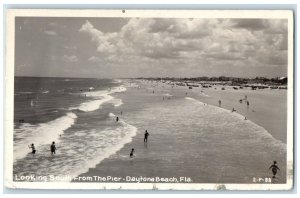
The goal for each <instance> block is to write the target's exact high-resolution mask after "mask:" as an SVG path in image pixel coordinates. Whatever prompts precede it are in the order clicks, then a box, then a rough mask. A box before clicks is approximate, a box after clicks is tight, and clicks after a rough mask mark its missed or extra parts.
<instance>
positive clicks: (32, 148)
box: [28, 144, 36, 155]
mask: <svg viewBox="0 0 300 198" xmlns="http://www.w3.org/2000/svg"><path fill="white" fill-rule="evenodd" d="M28 147H29V148H31V150H32V151H31V153H32V155H34V154H35V152H36V150H35V146H34V144H31V145H30V146H28Z"/></svg>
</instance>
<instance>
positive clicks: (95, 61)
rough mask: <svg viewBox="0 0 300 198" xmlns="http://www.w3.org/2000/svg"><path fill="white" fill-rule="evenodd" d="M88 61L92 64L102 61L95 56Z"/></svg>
mask: <svg viewBox="0 0 300 198" xmlns="http://www.w3.org/2000/svg"><path fill="white" fill-rule="evenodd" d="M88 61H90V62H94V63H97V62H102V61H103V59H101V58H99V57H96V56H91V57H90V58H89V59H88Z"/></svg>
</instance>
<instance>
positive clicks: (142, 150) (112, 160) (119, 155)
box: [79, 84, 286, 183]
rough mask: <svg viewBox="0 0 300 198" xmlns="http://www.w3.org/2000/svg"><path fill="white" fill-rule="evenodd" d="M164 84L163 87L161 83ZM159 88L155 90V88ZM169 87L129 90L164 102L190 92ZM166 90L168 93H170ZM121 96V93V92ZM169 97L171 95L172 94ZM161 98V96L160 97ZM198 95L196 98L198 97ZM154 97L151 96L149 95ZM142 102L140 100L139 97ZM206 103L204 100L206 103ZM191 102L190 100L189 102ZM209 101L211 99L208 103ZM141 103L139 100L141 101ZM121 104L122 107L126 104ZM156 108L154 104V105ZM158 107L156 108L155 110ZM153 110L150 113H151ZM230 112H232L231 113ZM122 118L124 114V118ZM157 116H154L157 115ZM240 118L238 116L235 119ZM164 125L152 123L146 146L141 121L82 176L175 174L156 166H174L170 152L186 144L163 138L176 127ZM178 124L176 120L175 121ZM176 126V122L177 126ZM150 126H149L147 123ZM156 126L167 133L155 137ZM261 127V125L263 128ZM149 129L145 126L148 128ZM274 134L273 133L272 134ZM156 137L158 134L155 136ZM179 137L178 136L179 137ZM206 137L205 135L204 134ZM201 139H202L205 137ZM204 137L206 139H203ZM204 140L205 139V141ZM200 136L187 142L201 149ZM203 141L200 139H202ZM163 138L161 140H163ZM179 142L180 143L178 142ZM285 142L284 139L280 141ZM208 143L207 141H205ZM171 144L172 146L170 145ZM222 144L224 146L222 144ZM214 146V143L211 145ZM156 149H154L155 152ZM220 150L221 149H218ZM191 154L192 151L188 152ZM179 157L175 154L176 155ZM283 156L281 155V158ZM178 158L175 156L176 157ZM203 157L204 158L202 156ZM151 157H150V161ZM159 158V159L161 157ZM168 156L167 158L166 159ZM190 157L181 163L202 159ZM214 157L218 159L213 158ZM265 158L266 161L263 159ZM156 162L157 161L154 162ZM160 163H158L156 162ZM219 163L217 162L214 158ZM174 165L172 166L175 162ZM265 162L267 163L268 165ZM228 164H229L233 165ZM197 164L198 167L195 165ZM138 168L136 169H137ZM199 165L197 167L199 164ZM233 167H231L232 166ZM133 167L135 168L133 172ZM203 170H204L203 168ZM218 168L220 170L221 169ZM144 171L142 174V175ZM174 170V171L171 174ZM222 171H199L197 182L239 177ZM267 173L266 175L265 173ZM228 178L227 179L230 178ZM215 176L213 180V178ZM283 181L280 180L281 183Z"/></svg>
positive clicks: (224, 110) (267, 135)
mask: <svg viewBox="0 0 300 198" xmlns="http://www.w3.org/2000/svg"><path fill="white" fill-rule="evenodd" d="M163 86H165V85H163ZM160 88H161V87H160ZM154 90H155V91H154ZM167 90H169V91H171V92H168V93H166V90H165V89H164V88H163V89H159V86H158V85H157V86H151V85H149V84H146V85H145V84H143V85H142V86H140V85H138V86H137V87H136V88H132V90H129V91H133V92H134V93H140V92H143V93H145V94H147V97H148V98H149V97H152V98H153V99H151V100H155V101H154V102H155V104H159V103H161V102H166V103H165V104H166V105H167V104H169V103H174V102H176V101H178V100H180V98H179V97H182V98H184V97H186V96H183V95H182V93H184V92H183V90H179V91H178V90H177V91H174V90H173V91H172V89H171V88H167ZM152 91H153V93H152ZM126 94H128V95H130V94H129V93H126V92H125V94H123V95H122V96H125V95H126ZM166 94H168V95H166ZM120 96H121V95H120ZM163 97H166V98H165V99H164V98H163ZM168 97H169V98H168ZM187 97H188V96H187ZM155 98H156V99H155ZM159 98H160V99H159ZM123 99H124V98H122V100H123ZM194 99H195V98H194ZM198 99H199V98H197V99H195V100H198ZM149 100H150V99H149ZM123 102H124V100H123ZM134 102H135V101H133V102H132V103H134ZM137 102H138V101H137ZM199 102H203V101H201V100H200V99H199ZM203 103H206V102H203ZM203 103H202V104H203ZM124 104H125V106H126V102H124ZM124 104H123V105H124ZM187 104H189V103H187ZM206 104H207V103H206ZM123 105H122V106H123ZM137 105H138V104H137ZM122 106H121V108H123V107H122ZM203 106H205V105H203ZM211 106H213V108H214V109H218V108H220V109H221V112H224V113H226V114H228V113H230V110H228V109H226V108H222V107H218V106H216V105H211ZM200 107H201V108H202V105H200ZM124 108H125V109H126V107H124ZM153 108H154V107H153ZM147 109H148V110H147V111H151V109H152V107H151V106H149V108H147ZM153 111H154V110H153ZM148 114H149V113H148ZM170 115H172V114H170ZM229 115H230V114H229ZM232 115H234V116H235V117H238V119H237V120H240V122H241V123H245V122H244V119H243V117H244V116H243V115H241V114H240V113H239V112H234V114H232ZM124 116H125V117H124V119H125V120H126V122H127V123H128V124H132V125H134V126H136V125H135V124H136V123H132V121H129V120H130V119H129V118H128V119H129V120H127V118H126V116H127V115H124ZM159 116H163V115H159ZM121 119H122V118H121ZM153 119H154V118H153ZM235 120H236V119H235ZM247 122H252V123H253V124H251V125H253V126H256V127H258V128H257V129H259V130H262V131H266V133H267V134H266V136H265V137H264V138H267V139H268V138H271V139H274V140H272V141H275V142H276V141H280V140H277V139H276V138H274V136H273V135H272V134H271V133H270V132H269V131H267V130H266V129H265V128H264V127H263V126H261V125H258V124H257V123H256V122H253V121H252V120H251V119H249V121H247ZM162 124H163V125H162V126H165V127H164V128H165V129H163V128H161V127H160V124H158V123H156V124H155V126H151V127H150V126H149V128H150V129H149V128H148V129H149V130H150V144H148V145H144V146H142V143H141V142H142V138H143V129H142V128H143V127H142V128H141V126H144V125H145V123H143V124H142V125H140V126H136V127H137V128H138V130H137V133H136V136H134V137H133V138H132V142H130V143H128V144H125V145H124V147H123V148H122V149H120V150H119V151H118V152H116V153H115V154H113V155H111V156H110V157H108V158H106V159H104V160H103V161H101V162H99V163H98V164H97V165H96V167H95V168H91V169H90V170H89V171H88V172H86V173H83V174H80V175H79V176H94V175H98V176H105V175H106V174H109V175H111V176H124V177H125V176H126V175H129V176H133V177H138V176H145V177H147V176H149V177H151V176H153V175H155V174H156V175H159V176H161V177H170V176H172V174H174V172H173V173H171V172H169V171H168V169H165V168H162V171H159V170H156V168H155V167H165V166H170V165H171V164H169V165H167V164H168V163H169V162H167V161H168V158H169V157H170V156H169V155H170V154H171V153H169V152H170V151H171V152H174V151H172V148H173V149H175V150H177V149H179V148H181V146H182V145H180V144H183V143H179V142H178V141H179V140H176V139H173V138H171V139H170V136H169V135H167V136H166V137H167V139H165V138H163V136H165V135H166V134H169V133H172V131H169V130H167V129H168V124H167V123H162ZM174 124H175V123H174ZM174 127H175V126H174ZM146 128H147V127H146ZM155 128H159V130H162V131H164V132H163V133H160V136H162V135H163V136H162V137H161V138H160V139H156V140H155V141H154V137H153V135H154V134H153V133H154V132H155ZM260 128H261V129H260ZM144 129H145V128H144ZM174 135H175V134H174ZM258 135H262V134H259V133H258ZM269 135H270V136H271V137H270V136H269ZM175 136H176V137H177V135H175ZM155 138H156V137H155ZM177 138H178V137H177ZM152 139H153V140H152ZM201 139H202V138H201ZM201 139H200V140H201ZM182 140H184V139H182ZM182 140H180V141H182ZM203 140H204V139H203ZM203 140H202V141H203ZM152 141H154V142H152ZM184 141H187V140H184ZM195 141H196V142H197V138H193V140H191V141H188V142H187V144H191V145H195V146H193V147H195V149H197V147H198V146H197V143H196V142H195ZM198 141H199V140H198ZM243 141H247V139H244V140H243ZM159 142H160V143H159ZM176 142H178V143H179V144H178V143H176ZM280 142H281V141H280ZM174 143H176V144H175V145H177V146H176V147H179V148H176V147H173V146H172V145H173V144H174ZM216 143H217V144H221V145H222V144H223V143H222V142H215V144H216ZM152 144H155V145H156V144H157V145H156V146H154V145H152ZM201 144H203V143H201ZM201 144H200V146H201ZM205 144H206V143H205ZM277 144H280V143H279V142H278V143H277ZM168 145H169V146H168ZM175 145H174V146H175ZM221 145H220V146H221ZM274 145H276V143H274ZM285 145H286V144H285V143H284V145H283V147H284V148H285ZM249 146H251V144H250V145H249ZM277 146H279V145H277ZM132 147H134V148H135V149H136V150H137V152H138V154H137V157H136V158H134V159H130V158H129V150H130V149H131V148H132ZM160 147H162V148H160ZM209 147H210V146H209ZM163 148H164V149H166V150H165V151H164V149H163ZM149 149H151V151H150V150H149ZM161 149H163V150H161ZM169 149H171V150H170V151H169ZM251 149H253V148H251ZM179 150H180V149H179ZM162 151H163V152H167V153H162ZM181 151H183V150H181ZM149 152H150V153H151V156H152V157H154V159H149V158H148V157H147V156H144V155H149V154H150V153H149ZM153 152H154V153H153ZM209 152H211V151H209ZM218 152H219V151H218ZM155 153H159V156H160V155H167V156H168V157H166V159H164V160H162V159H161V158H157V159H156V157H155V156H156V154H155ZM183 153H185V152H183ZM283 153H285V151H283ZM177 154H178V155H180V154H179V153H178V152H177ZM199 154H200V155H202V154H204V155H205V153H202V152H201V153H199ZM199 154H197V155H199ZM237 154H238V155H241V153H237ZM188 155H189V154H188ZM275 155H277V154H275ZM283 155H285V154H283ZM159 156H157V157H159ZM174 157H175V156H174ZM182 157H183V158H185V157H184V156H182ZM223 157H225V159H226V161H227V157H226V156H223ZM171 158H172V159H173V157H171ZM206 158H207V159H206V160H213V159H211V157H208V156H206ZM235 158H236V157H234V159H235ZM279 158H280V159H279ZM279 158H278V159H279V160H278V161H279V162H280V163H281V166H283V167H282V170H283V171H284V170H285V166H286V164H285V163H286V162H285V160H286V159H285V158H281V157H279ZM174 159H175V158H174ZM200 159H201V158H200ZM234 159H232V160H230V161H232V162H234V161H235V160H234ZM149 160H150V161H149ZM152 160H154V161H155V162H152ZM157 160H158V161H157ZM161 160H162V161H161ZM166 160H167V161H166ZM186 160H188V161H186ZM186 160H184V161H182V162H180V164H181V163H183V164H185V163H187V162H188V164H189V163H190V162H189V161H190V160H192V161H194V160H195V162H197V161H199V159H196V158H193V157H192V158H187V159H186ZM236 160H237V162H238V164H236V165H238V166H240V165H239V163H241V162H239V160H238V159H236ZM260 160H263V161H264V159H260ZM213 161H214V160H213ZM263 161H262V162H263ZM270 161H271V160H270ZM153 163H154V164H153ZM156 163H157V164H156ZM160 163H163V164H161V165H159V164H160ZM176 163H179V161H177V162H176ZM202 163H204V162H202ZM207 163H208V164H207V166H208V167H209V166H210V165H209V162H207ZM214 163H215V162H214ZM228 163H229V161H228ZM263 163H266V162H263ZM242 164H244V163H242ZM173 165H175V164H173ZM173 165H172V166H173ZM178 165H179V164H177V165H176V166H178ZM236 165H234V164H232V165H230V166H229V167H231V166H233V167H234V166H236ZM244 166H247V165H246V164H244ZM265 166H267V165H265ZM141 167H145V168H146V167H148V168H150V170H144V169H143V168H141ZM229 167H228V168H229ZM152 168H155V169H152ZM194 168H195V167H194ZM228 168H226V169H228ZM135 169H136V171H134V170H135ZM171 169H173V168H171ZM196 169H197V168H196ZM230 169H231V168H230ZM122 170H124V171H125V172H126V173H124V172H122ZM132 171H133V172H132ZM181 171H183V173H182V174H183V176H186V177H194V174H193V173H188V172H186V171H187V170H179V169H177V173H176V174H179V173H180V172H181ZM211 171H212V170H209V172H211ZM283 171H282V172H283ZM200 172H201V171H200ZM217 172H218V171H217ZM141 173H143V174H141ZM140 174H141V175H140ZM170 174H171V175H170ZM202 174H203V175H207V173H204V172H203V173H202ZM219 174H221V175H224V179H225V180H224V179H222V176H221V178H219V177H220V175H219V176H218V175H215V176H212V178H210V179H209V178H208V177H206V176H201V175H197V179H196V182H199V181H202V180H203V179H204V178H206V179H207V181H208V183H216V182H222V183H224V182H225V183H230V182H233V183H234V181H236V180H234V179H230V178H231V176H229V175H228V173H226V172H223V171H222V170H221V172H220V173H219ZM265 176H266V175H265ZM227 177H229V178H227ZM213 178H219V179H217V180H213ZM226 178H227V179H226ZM211 179H212V180H211ZM243 180H245V181H246V180H247V181H248V180H249V181H250V180H251V179H250V178H248V179H247V178H244V179H242V180H241V178H240V179H238V180H237V181H236V182H239V181H243ZM284 180H285V178H283V181H281V182H284ZM281 182H280V183H281Z"/></svg>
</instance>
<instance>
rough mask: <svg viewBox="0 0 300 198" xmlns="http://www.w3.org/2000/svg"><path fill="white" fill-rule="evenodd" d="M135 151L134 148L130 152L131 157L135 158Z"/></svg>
mask: <svg viewBox="0 0 300 198" xmlns="http://www.w3.org/2000/svg"><path fill="white" fill-rule="evenodd" d="M133 153H134V148H132V149H131V152H130V155H129V156H130V157H131V158H133Z"/></svg>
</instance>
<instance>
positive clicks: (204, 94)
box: [201, 92, 210, 97]
mask: <svg viewBox="0 0 300 198" xmlns="http://www.w3.org/2000/svg"><path fill="white" fill-rule="evenodd" d="M201 94H202V95H203V96H205V97H210V96H209V95H207V94H206V93H204V92H201Z"/></svg>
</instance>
